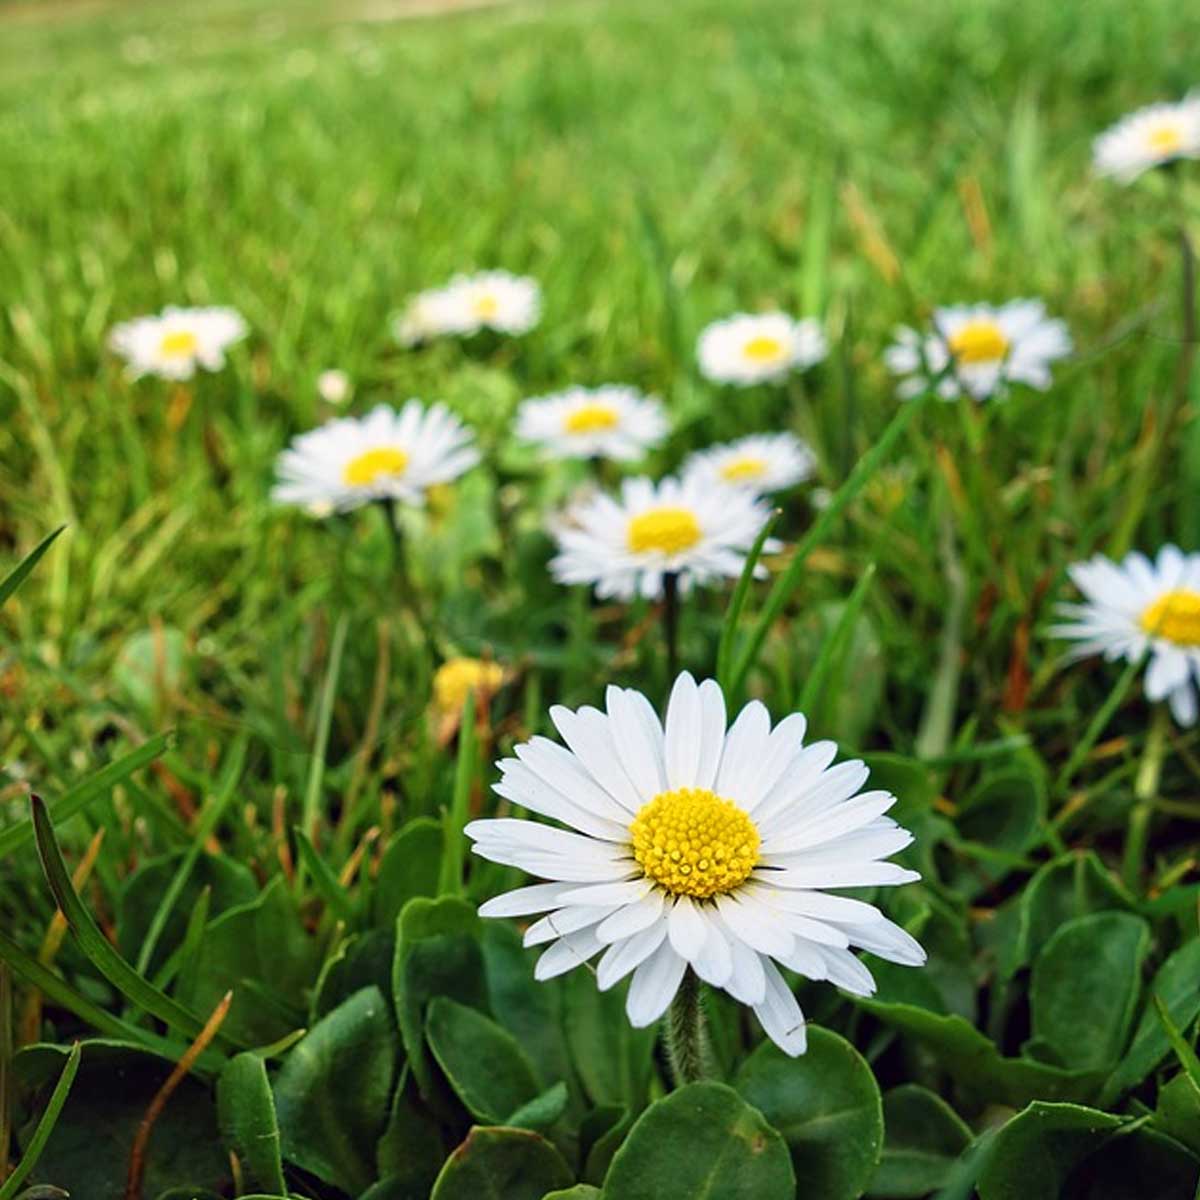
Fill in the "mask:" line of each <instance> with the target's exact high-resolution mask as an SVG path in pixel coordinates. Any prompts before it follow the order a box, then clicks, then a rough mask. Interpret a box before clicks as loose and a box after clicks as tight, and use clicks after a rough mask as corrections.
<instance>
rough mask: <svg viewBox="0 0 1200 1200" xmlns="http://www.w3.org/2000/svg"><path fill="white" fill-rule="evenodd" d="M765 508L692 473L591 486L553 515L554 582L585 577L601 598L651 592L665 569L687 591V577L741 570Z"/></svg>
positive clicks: (657, 589)
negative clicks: (604, 488)
mask: <svg viewBox="0 0 1200 1200" xmlns="http://www.w3.org/2000/svg"><path fill="white" fill-rule="evenodd" d="M769 515H770V511H769V510H768V509H767V507H766V505H764V504H762V503H761V502H760V501H759V500H758V499H757V498H756V497H755V496H754V494H753V493H752V492H748V491H745V490H743V489H738V488H735V489H714V488H712V487H711V486H709V485H708V484H706V483H705V482H704V481H703V480H700V479H697V478H695V477H693V478H691V479H664V480H662V481H661V482H660V483H654V482H653V481H652V480H649V479H646V478H644V477H639V478H636V479H626V480H623V481H622V483H621V491H620V494H619V495H618V496H616V497H613V496H609V495H607V494H604V493H600V494H594V495H592V496H591V497H589V498H587V499H585V500H583V501H581V502H580V503H579V504H577V505H575V506H574V507H573V508H571V509H569V510H568V512H567V513H566V515H565V517H563V518H561V519H560V520H558V521H557V522H555V523H554V525H553V526H552V527H551V533H552V534H553V536H554V537H555V539H556V540H557V542H558V549H559V553H558V554H557V555H556V556H555V557H554V558H553V559H552V560H551V562H550V571H551V573H552V574H553V575H554V578H555V579H557V580H558V582H559V583H568V584H570V583H589V584H592V585H593V586H594V587H595V589H596V595H597V596H599V597H601V598H606V597H610V596H615V597H618V598H619V599H622V600H630V599H632V598H633V597H634V596H635V595H642V596H645V597H647V598H649V599H653V598H654V597H656V596H659V595H661V594H662V591H663V576H664V575H667V574H673V575H677V576H678V577H679V590H680V592H681V593H686V592H687V591H689V590H690V589H691V587H692V585H693V584H697V583H700V584H704V583H709V582H711V581H713V580H715V579H721V578H723V577H730V578H736V577H737V576H739V575H741V573H742V567H743V566H744V564H745V560H746V552H747V551H748V550H749V549H750V547H751V546H752V545H753V544H754V539H755V538H756V537H757V536H758V533H759V530H761V529H762V527H763V525H764V523H765V522H766V520H767V517H768V516H769ZM767 549H768V550H778V549H779V543H778V542H775V541H770V542H768V543H767ZM759 571H760V573H764V574H765V572H763V571H762V569H761V567H760V568H759Z"/></svg>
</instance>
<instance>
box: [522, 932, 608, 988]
mask: <svg viewBox="0 0 1200 1200" xmlns="http://www.w3.org/2000/svg"><path fill="white" fill-rule="evenodd" d="M600 949H601V946H600V943H599V942H598V941H596V935H595V934H594V933H593V932H592V930H590V929H584V930H581V931H580V932H579V933H571V934H568V935H567V936H566V937H565V938H561V939H560V940H559V941H557V942H555V943H554V945H553V946H551V947H550V949H549V950H547V951H546V952H545V954H543V955H542V957H541V958H539V959H538V960H537V965H536V966H535V967H534V969H533V977H534V978H535V979H536V980H537V981H538V982H539V983H544V982H545V981H546V980H547V979H553V978H554V977H555V976H556V975H564V974H566V972H567V971H570V970H573V969H574V968H575V967H580V966H583V964H584V963H586V962H587V960H588V959H589V958H591V957H592V955H594V954H596V953H598V952H599V950H600Z"/></svg>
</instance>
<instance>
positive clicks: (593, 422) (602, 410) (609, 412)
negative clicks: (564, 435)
mask: <svg viewBox="0 0 1200 1200" xmlns="http://www.w3.org/2000/svg"><path fill="white" fill-rule="evenodd" d="M616 427H617V413H616V410H615V409H612V408H609V406H608V405H607V404H585V405H584V406H583V407H582V408H577V409H576V410H575V411H574V412H573V413H568V414H567V419H566V422H565V424H564V428H565V429H566V431H567V432H568V433H596V432H598V431H599V430H601V429H615V428H616Z"/></svg>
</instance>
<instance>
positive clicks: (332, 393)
mask: <svg viewBox="0 0 1200 1200" xmlns="http://www.w3.org/2000/svg"><path fill="white" fill-rule="evenodd" d="M353 391H354V385H353V384H352V383H351V382H350V376H349V375H347V374H346V372H345V371H337V370H329V371H322V372H321V373H320V375H318V376H317V395H318V396H320V397H321V399H322V400H324V401H325V403H326V404H336V405H339V406H340V405H342V404H345V403H346V401H347V400H349V399H350V393H351V392H353Z"/></svg>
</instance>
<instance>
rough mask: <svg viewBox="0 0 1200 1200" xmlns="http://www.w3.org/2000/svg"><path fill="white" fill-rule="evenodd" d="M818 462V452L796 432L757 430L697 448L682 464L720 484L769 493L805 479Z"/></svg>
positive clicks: (685, 469) (689, 473)
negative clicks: (731, 440)
mask: <svg viewBox="0 0 1200 1200" xmlns="http://www.w3.org/2000/svg"><path fill="white" fill-rule="evenodd" d="M816 465H817V459H816V455H814V454H813V452H812V450H811V449H809V447H808V445H807V444H806V443H805V442H802V441H801V440H800V439H799V438H798V437H796V436H795V435H794V434H791V433H755V434H751V435H750V436H749V437H744V438H739V439H738V440H737V441H736V442H728V443H726V444H725V445H723V446H710V447H709V448H708V449H707V450H699V451H697V452H696V453H695V454H693V455H692V456H691V457H690V458H689V459H688V460H687V461H686V462H685V463H684V464H683V473H684V475H685V476H688V477H694V478H698V479H701V480H704V481H706V482H707V483H709V484H711V485H713V486H715V487H717V488H731V487H732V488H745V489H746V490H748V491H751V492H755V493H758V494H766V493H768V492H781V491H783V490H784V489H785V488H790V487H794V486H795V485H796V484H798V483H803V482H804V480H806V479H808V478H810V477H811V476H812V473H813V471H814V470H815V469H816Z"/></svg>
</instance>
